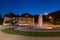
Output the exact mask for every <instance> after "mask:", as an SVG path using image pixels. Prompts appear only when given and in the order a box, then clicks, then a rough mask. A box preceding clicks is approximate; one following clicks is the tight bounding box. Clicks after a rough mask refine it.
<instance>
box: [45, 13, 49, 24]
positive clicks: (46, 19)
mask: <svg viewBox="0 0 60 40" xmlns="http://www.w3.org/2000/svg"><path fill="white" fill-rule="evenodd" d="M47 15H48V13H47V12H45V16H46V23H47Z"/></svg>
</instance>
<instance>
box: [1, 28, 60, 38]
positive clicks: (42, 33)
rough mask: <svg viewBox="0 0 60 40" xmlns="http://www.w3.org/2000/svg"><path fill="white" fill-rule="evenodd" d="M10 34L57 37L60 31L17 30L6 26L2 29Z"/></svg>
mask: <svg viewBox="0 0 60 40" xmlns="http://www.w3.org/2000/svg"><path fill="white" fill-rule="evenodd" d="M2 31H3V32H5V33H8V34H16V35H24V36H42V37H56V36H60V32H23V31H17V30H14V29H12V28H6V29H3V30H2Z"/></svg>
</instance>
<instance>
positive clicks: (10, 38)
mask: <svg viewBox="0 0 60 40" xmlns="http://www.w3.org/2000/svg"><path fill="white" fill-rule="evenodd" d="M1 29H2V27H0V30H1ZM0 40H60V37H32V36H22V35H12V34H7V33H4V32H1V31H0Z"/></svg>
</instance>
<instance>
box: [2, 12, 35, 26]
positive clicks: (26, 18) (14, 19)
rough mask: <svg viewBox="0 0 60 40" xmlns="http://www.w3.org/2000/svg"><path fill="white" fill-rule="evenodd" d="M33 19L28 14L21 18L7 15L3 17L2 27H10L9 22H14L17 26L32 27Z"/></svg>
mask: <svg viewBox="0 0 60 40" xmlns="http://www.w3.org/2000/svg"><path fill="white" fill-rule="evenodd" d="M34 19H35V18H34V17H33V16H31V15H30V14H27V13H25V14H23V15H21V16H16V15H13V14H11V13H10V14H7V15H5V16H4V23H3V25H11V22H12V23H13V24H14V22H15V23H16V24H18V25H34V23H35V22H34Z"/></svg>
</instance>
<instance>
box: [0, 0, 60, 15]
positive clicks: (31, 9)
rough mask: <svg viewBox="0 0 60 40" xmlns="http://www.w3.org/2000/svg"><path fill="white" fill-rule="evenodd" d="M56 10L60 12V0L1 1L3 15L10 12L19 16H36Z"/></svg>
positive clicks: (0, 11)
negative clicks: (25, 14)
mask: <svg viewBox="0 0 60 40" xmlns="http://www.w3.org/2000/svg"><path fill="white" fill-rule="evenodd" d="M56 10H60V0H0V14H1V15H5V14H6V13H9V12H13V13H15V14H19V15H20V14H22V13H25V12H28V13H30V14H32V15H35V14H40V13H41V14H44V13H45V12H48V13H50V12H54V11H56Z"/></svg>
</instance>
